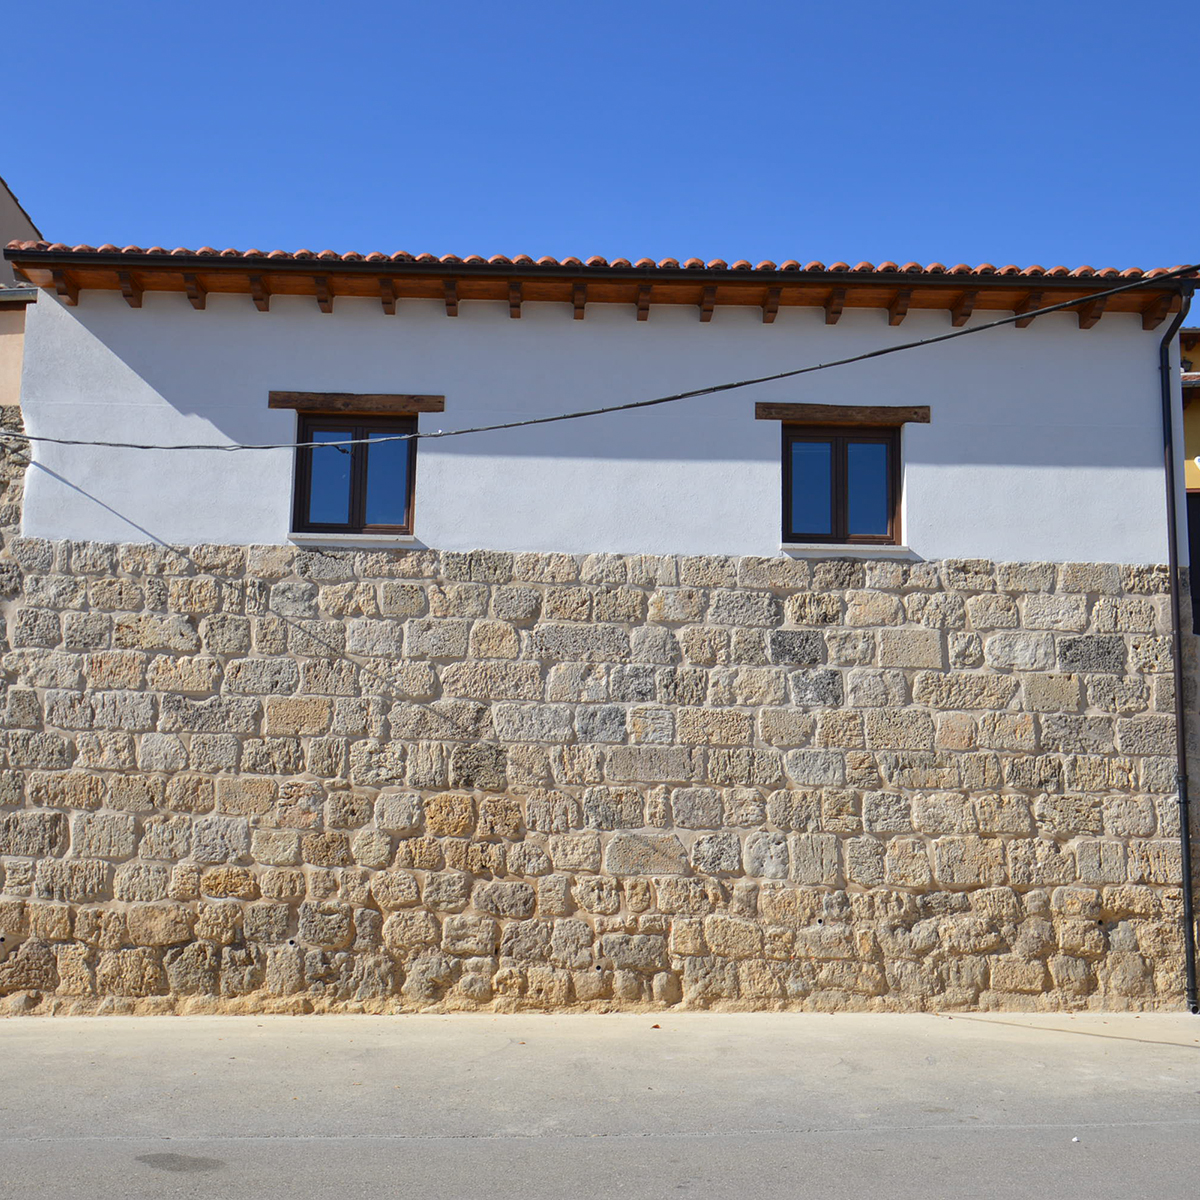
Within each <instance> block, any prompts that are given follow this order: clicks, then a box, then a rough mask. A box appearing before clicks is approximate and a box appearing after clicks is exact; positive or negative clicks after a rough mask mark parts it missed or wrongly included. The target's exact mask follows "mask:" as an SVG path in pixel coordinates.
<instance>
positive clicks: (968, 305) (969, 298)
mask: <svg viewBox="0 0 1200 1200" xmlns="http://www.w3.org/2000/svg"><path fill="white" fill-rule="evenodd" d="M978 298H979V293H978V292H963V294H962V295H961V296H959V298H958V299H957V300H956V301H955V302H954V305H953V307H952V308H951V309H950V324H951V325H965V324H966V323H967V322H968V321H969V320H970V319H971V313H972V312H974V310H975V301H976V300H977V299H978Z"/></svg>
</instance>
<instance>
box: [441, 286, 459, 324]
mask: <svg viewBox="0 0 1200 1200" xmlns="http://www.w3.org/2000/svg"><path fill="white" fill-rule="evenodd" d="M442 290H443V294H444V295H445V297H446V316H448V317H457V316H458V280H457V279H446V280H444V281H443V283H442Z"/></svg>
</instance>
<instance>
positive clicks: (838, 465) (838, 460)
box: [833, 437, 849, 542]
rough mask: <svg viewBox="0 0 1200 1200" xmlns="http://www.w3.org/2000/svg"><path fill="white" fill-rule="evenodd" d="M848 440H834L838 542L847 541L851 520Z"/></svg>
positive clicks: (836, 533) (834, 501)
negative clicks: (848, 515) (847, 511)
mask: <svg viewBox="0 0 1200 1200" xmlns="http://www.w3.org/2000/svg"><path fill="white" fill-rule="evenodd" d="M846 477H847V464H846V439H845V438H844V437H835V438H834V439H833V536H834V539H835V540H836V541H839V542H844V541H846V539H847V537H848V536H849V535H848V528H849V519H848V517H847V515H846V510H847V507H848V505H847V503H846V486H847V485H846Z"/></svg>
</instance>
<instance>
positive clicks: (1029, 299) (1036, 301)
mask: <svg viewBox="0 0 1200 1200" xmlns="http://www.w3.org/2000/svg"><path fill="white" fill-rule="evenodd" d="M1041 307H1042V293H1041V292H1030V293H1029V295H1028V296H1026V297H1025V299H1024V300H1022V301H1021V303H1020V304H1018V305H1017V307H1016V308H1014V309H1013V312H1015V313H1016V314H1017V315H1018V316H1020V314H1021V313H1029V312H1033V311H1034V309H1037V308H1041ZM1014 324H1015V325H1016V327H1017V328H1018V329H1026V328H1028V327H1029V326H1030V325H1032V324H1033V317H1024V316H1023V317H1021V319H1020V320H1019V321H1016V322H1014Z"/></svg>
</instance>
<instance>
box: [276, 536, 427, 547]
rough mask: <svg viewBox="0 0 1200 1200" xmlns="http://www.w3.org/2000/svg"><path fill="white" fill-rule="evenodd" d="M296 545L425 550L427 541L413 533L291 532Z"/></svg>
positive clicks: (290, 540)
mask: <svg viewBox="0 0 1200 1200" xmlns="http://www.w3.org/2000/svg"><path fill="white" fill-rule="evenodd" d="M287 538H288V541H289V542H291V543H292V544H293V545H295V546H367V547H370V548H371V549H374V550H386V549H388V547H392V546H394V547H396V548H397V549H403V550H423V549H424V548H425V543H424V542H423V541H421V539H420V538H418V537H415V536H414V535H413V534H411V533H289V534H288V535H287Z"/></svg>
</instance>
